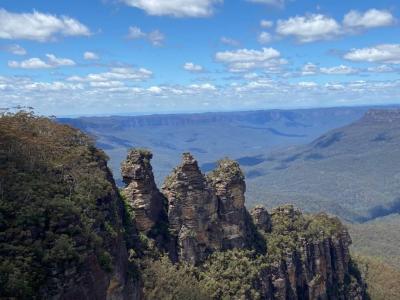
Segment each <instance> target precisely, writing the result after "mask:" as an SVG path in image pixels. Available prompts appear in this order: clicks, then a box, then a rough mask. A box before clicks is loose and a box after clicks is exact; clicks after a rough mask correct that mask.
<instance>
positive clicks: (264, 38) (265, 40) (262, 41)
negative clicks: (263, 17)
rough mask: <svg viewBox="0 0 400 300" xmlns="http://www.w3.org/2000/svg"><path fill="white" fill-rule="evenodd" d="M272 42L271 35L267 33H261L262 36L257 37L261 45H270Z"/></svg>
mask: <svg viewBox="0 0 400 300" xmlns="http://www.w3.org/2000/svg"><path fill="white" fill-rule="evenodd" d="M271 40H272V37H271V34H269V33H268V32H266V31H262V32H260V34H259V35H258V37H257V41H258V42H259V43H260V44H268V43H269V42H271Z"/></svg>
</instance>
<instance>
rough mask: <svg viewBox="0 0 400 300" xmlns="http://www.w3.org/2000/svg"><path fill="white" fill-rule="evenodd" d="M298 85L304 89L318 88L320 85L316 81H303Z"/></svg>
mask: <svg viewBox="0 0 400 300" xmlns="http://www.w3.org/2000/svg"><path fill="white" fill-rule="evenodd" d="M298 85H299V86H300V87H303V88H314V87H317V86H318V84H317V83H316V82H314V81H301V82H299V83H298Z"/></svg>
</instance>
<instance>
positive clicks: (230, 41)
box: [221, 36, 240, 47]
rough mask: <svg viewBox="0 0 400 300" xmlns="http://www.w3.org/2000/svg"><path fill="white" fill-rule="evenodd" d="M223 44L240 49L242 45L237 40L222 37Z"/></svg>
mask: <svg viewBox="0 0 400 300" xmlns="http://www.w3.org/2000/svg"><path fill="white" fill-rule="evenodd" d="M221 43H222V44H225V45H229V46H232V47H238V46H239V45H240V43H239V42H238V41H237V40H234V39H231V38H228V37H225V36H223V37H221Z"/></svg>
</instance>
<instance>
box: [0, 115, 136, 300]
mask: <svg viewBox="0 0 400 300" xmlns="http://www.w3.org/2000/svg"><path fill="white" fill-rule="evenodd" d="M106 161H107V157H106V155H105V154H104V152H102V151H100V150H98V149H96V148H95V147H94V145H93V142H92V141H91V140H90V139H89V138H88V137H87V136H85V135H84V134H83V133H81V132H80V131H78V130H76V129H73V128H71V127H69V126H66V125H59V124H57V123H55V122H54V121H53V120H50V119H47V118H42V117H36V116H34V115H32V114H30V113H24V112H21V113H18V114H15V115H11V114H10V115H4V116H0V175H1V176H0V190H1V196H0V257H1V259H0V274H1V275H0V298H2V299H137V298H138V297H139V281H138V280H137V279H134V278H133V277H132V276H130V273H131V272H130V268H131V267H132V265H131V264H130V262H129V260H128V252H127V247H126V244H125V240H124V235H123V231H124V229H123V214H124V205H123V202H122V199H121V198H120V197H119V192H118V189H117V188H116V186H115V183H114V180H113V178H112V175H111V172H110V171H109V169H108V167H107V162H106Z"/></svg>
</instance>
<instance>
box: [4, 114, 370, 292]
mask: <svg viewBox="0 0 400 300" xmlns="http://www.w3.org/2000/svg"><path fill="white" fill-rule="evenodd" d="M0 138H1V140H0V142H1V143H0V158H1V159H0V175H1V177H0V192H1V193H0V195H1V197H0V255H1V257H2V260H1V261H0V297H4V298H18V299H36V298H40V299H42V298H43V299H48V298H50V299H366V295H365V287H364V284H363V282H362V280H361V278H360V276H359V274H358V273H357V268H356V265H355V264H354V263H353V261H352V259H351V257H350V255H349V250H348V247H349V245H350V243H351V239H350V237H349V235H348V233H347V231H346V229H345V228H344V227H343V226H342V224H341V223H340V221H339V220H338V219H336V218H332V217H329V216H327V215H316V216H308V215H303V214H302V213H301V212H300V211H298V210H296V209H294V208H293V207H292V206H290V205H289V206H283V207H279V208H277V209H275V210H273V211H271V213H269V212H268V211H267V210H266V209H265V208H263V207H262V206H257V207H255V208H254V209H253V210H251V212H249V211H248V210H247V209H246V207H245V191H246V184H245V181H244V176H243V172H242V171H241V169H240V167H239V165H238V163H236V162H235V161H232V160H229V159H223V160H221V161H220V162H219V163H218V165H217V167H216V169H215V170H214V171H212V172H210V173H209V174H208V175H204V174H203V173H202V172H201V171H200V169H199V166H198V163H197V161H196V160H195V158H194V157H193V156H192V155H191V154H189V153H185V154H184V155H183V159H182V163H181V164H180V165H179V166H177V167H176V168H175V169H174V170H173V171H172V173H171V174H170V176H168V177H167V178H166V180H165V183H164V185H163V186H162V189H161V191H160V190H159V189H158V187H157V186H156V184H155V182H154V176H153V171H152V167H151V164H150V160H151V158H152V154H151V153H150V152H149V151H147V150H143V149H132V150H131V151H130V152H129V153H128V156H127V159H126V160H125V161H124V162H123V164H122V176H123V178H124V182H125V184H126V186H125V188H124V189H123V190H122V191H121V193H120V191H118V190H117V188H116V186H115V183H114V180H113V177H112V175H111V172H110V171H109V169H108V167H107V157H106V156H105V154H104V153H103V152H102V151H100V150H98V149H96V148H95V147H94V144H93V142H92V141H91V140H90V139H89V138H88V137H87V136H85V135H84V134H82V133H81V132H80V131H78V130H76V129H73V128H71V127H69V126H65V125H59V124H56V123H55V122H53V121H52V120H49V119H46V118H40V117H36V116H33V115H31V114H28V113H18V114H16V115H4V116H2V117H1V118H0ZM163 253H164V254H166V255H165V256H164V255H163Z"/></svg>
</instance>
